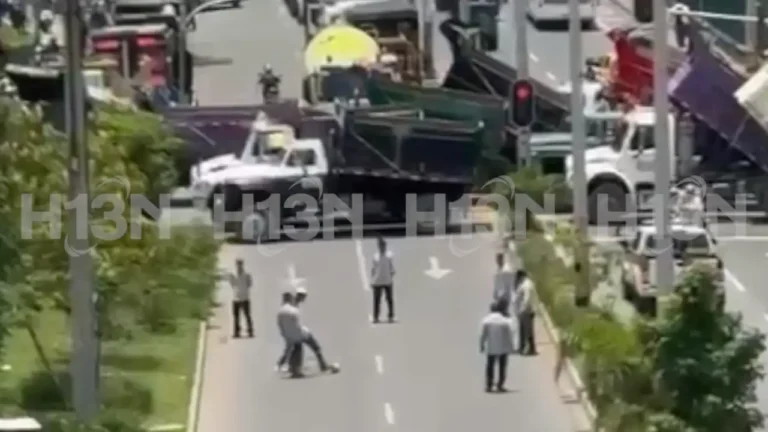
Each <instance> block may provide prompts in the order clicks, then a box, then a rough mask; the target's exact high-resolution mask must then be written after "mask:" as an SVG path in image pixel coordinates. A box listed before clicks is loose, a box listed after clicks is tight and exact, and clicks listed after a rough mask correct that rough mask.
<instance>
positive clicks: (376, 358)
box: [373, 355, 384, 375]
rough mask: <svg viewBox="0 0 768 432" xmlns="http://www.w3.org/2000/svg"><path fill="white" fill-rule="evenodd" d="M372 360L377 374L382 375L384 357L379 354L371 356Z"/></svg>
mask: <svg viewBox="0 0 768 432" xmlns="http://www.w3.org/2000/svg"><path fill="white" fill-rule="evenodd" d="M373 360H374V361H375V362H376V372H378V373H379V375H384V359H383V358H381V356H380V355H375V356H373Z"/></svg>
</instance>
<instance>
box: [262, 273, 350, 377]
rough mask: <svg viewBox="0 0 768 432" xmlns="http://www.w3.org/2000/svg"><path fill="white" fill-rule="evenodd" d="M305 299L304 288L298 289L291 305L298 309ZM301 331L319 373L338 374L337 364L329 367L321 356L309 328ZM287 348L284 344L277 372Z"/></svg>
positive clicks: (287, 352) (321, 351)
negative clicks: (312, 354) (315, 361)
mask: <svg viewBox="0 0 768 432" xmlns="http://www.w3.org/2000/svg"><path fill="white" fill-rule="evenodd" d="M306 299H307V290H306V289H304V288H298V289H297V290H296V294H295V295H294V297H293V305H294V306H295V307H296V308H297V309H299V307H300V306H301V304H302V303H304V301H306ZM299 312H301V311H300V309H299ZM301 331H302V335H303V338H302V341H303V343H304V344H305V345H307V346H308V347H309V349H311V350H312V352H313V353H314V354H315V357H316V358H317V364H318V365H319V366H320V372H327V371H331V372H338V369H339V366H338V364H336V363H334V364H331V365H329V364H328V362H326V361H325V356H324V355H323V350H322V348H321V347H320V343H319V342H318V341H317V339H315V336H314V335H313V334H312V332H311V331H310V330H309V328H307V327H306V326H302V327H301ZM289 348H290V345H289V344H287V343H286V345H285V350H284V351H283V355H282V356H280V359H279V360H278V361H277V369H278V370H282V368H283V366H284V365H285V363H286V361H287V360H288V356H289V355H290V352H289Z"/></svg>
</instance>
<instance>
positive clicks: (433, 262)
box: [424, 257, 453, 280]
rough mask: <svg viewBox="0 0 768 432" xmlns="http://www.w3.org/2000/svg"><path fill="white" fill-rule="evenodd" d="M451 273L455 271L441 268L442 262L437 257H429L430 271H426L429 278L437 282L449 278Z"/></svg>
mask: <svg viewBox="0 0 768 432" xmlns="http://www.w3.org/2000/svg"><path fill="white" fill-rule="evenodd" d="M451 272H453V270H451V269H446V268H440V261H438V260H437V258H436V257H429V269H427V270H425V271H424V273H425V274H426V275H427V276H429V277H431V278H432V279H435V280H440V279H442V278H444V277H446V276H448V274H450V273H451Z"/></svg>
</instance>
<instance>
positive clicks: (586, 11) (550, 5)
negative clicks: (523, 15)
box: [527, 0, 597, 26]
mask: <svg viewBox="0 0 768 432" xmlns="http://www.w3.org/2000/svg"><path fill="white" fill-rule="evenodd" d="M569 2H570V0H530V1H529V3H528V11H527V14H528V18H530V19H531V21H533V22H534V23H535V24H538V23H554V22H558V23H559V22H566V23H567V22H568V19H569V15H570V10H569V5H568V3H569ZM596 8H597V0H579V17H581V24H582V25H585V26H592V24H593V23H594V21H595V15H596V10H595V9H596Z"/></svg>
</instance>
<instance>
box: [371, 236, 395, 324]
mask: <svg viewBox="0 0 768 432" xmlns="http://www.w3.org/2000/svg"><path fill="white" fill-rule="evenodd" d="M376 243H377V246H378V251H377V252H376V254H375V255H374V256H373V265H372V266H371V290H372V291H373V315H372V320H373V322H374V323H378V322H379V311H380V309H381V297H382V296H383V297H385V299H386V302H387V312H389V314H388V318H389V322H394V321H395V301H394V294H393V292H392V291H393V289H392V285H393V283H394V277H395V265H394V263H393V262H392V252H391V251H390V250H389V249H387V242H386V240H384V238H383V237H378V238H377V240H376Z"/></svg>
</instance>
